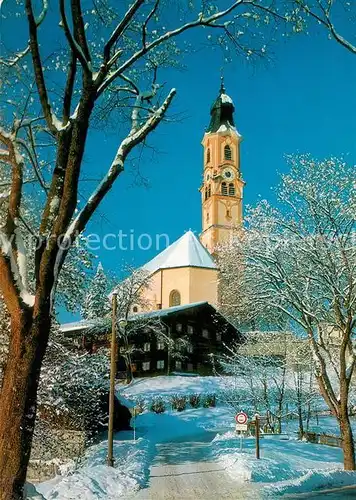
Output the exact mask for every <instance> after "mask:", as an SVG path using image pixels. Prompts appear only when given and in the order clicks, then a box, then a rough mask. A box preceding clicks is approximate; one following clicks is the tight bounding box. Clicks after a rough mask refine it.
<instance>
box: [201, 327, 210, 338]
mask: <svg viewBox="0 0 356 500" xmlns="http://www.w3.org/2000/svg"><path fill="white" fill-rule="evenodd" d="M201 333H202V335H203V337H204V338H205V339H208V338H209V331H208V330H207V329H206V328H203V331H202V332H201Z"/></svg>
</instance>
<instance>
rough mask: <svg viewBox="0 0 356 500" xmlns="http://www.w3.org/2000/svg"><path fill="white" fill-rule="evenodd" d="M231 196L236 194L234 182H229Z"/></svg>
mask: <svg viewBox="0 0 356 500" xmlns="http://www.w3.org/2000/svg"><path fill="white" fill-rule="evenodd" d="M229 196H235V186H234V184H233V183H232V182H230V184H229Z"/></svg>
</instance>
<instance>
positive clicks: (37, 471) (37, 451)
mask: <svg viewBox="0 0 356 500" xmlns="http://www.w3.org/2000/svg"><path fill="white" fill-rule="evenodd" d="M85 445H86V434H85V432H81V431H72V430H66V429H52V428H50V427H49V426H48V425H47V424H46V423H43V422H41V423H40V424H37V426H36V431H35V435H34V439H33V444H32V450H31V457H30V463H29V467H28V471H27V481H29V482H32V483H35V482H40V481H45V480H47V479H51V478H52V477H54V476H56V475H57V474H59V473H60V469H61V467H63V466H64V464H66V463H68V462H71V463H75V462H77V461H78V460H79V459H80V457H81V456H82V455H83V453H84V451H85Z"/></svg>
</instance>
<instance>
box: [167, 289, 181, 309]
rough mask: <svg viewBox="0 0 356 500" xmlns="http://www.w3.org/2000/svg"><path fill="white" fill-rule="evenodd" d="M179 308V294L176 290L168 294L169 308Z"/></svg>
mask: <svg viewBox="0 0 356 500" xmlns="http://www.w3.org/2000/svg"><path fill="white" fill-rule="evenodd" d="M172 306H180V293H179V292H178V290H172V291H171V293H170V294H169V307H172Z"/></svg>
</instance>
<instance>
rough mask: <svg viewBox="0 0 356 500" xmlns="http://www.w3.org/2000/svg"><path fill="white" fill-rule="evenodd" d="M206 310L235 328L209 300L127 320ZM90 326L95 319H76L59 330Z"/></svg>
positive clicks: (74, 330)
mask: <svg viewBox="0 0 356 500" xmlns="http://www.w3.org/2000/svg"><path fill="white" fill-rule="evenodd" d="M202 310H206V311H207V312H209V313H210V314H211V315H213V316H214V317H215V318H217V319H220V321H223V322H225V323H227V324H229V325H230V326H231V327H233V328H234V329H236V327H235V326H233V325H232V324H231V323H230V321H229V320H228V319H227V318H226V317H225V316H224V315H223V314H222V313H221V312H219V311H218V310H217V309H216V307H214V306H213V305H212V304H210V303H209V302H206V301H205V302H204V301H202V302H194V303H192V304H185V305H181V306H174V307H167V308H166V309H155V310H153V311H147V312H140V313H134V314H131V315H130V316H129V317H128V321H130V322H135V321H141V320H149V319H154V318H156V319H164V318H168V317H169V316H174V315H176V314H179V313H185V314H187V315H190V314H195V313H198V312H199V311H202ZM109 323H110V318H109V317H108V325H109ZM92 327H95V321H93V320H82V321H77V322H74V323H66V324H63V325H61V326H60V329H61V331H62V332H63V333H64V334H66V335H69V336H72V335H74V336H76V335H77V334H80V333H81V332H84V331H85V330H88V329H91V328H92Z"/></svg>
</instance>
